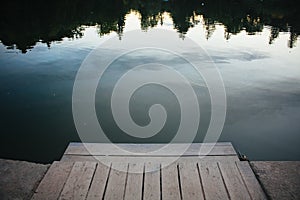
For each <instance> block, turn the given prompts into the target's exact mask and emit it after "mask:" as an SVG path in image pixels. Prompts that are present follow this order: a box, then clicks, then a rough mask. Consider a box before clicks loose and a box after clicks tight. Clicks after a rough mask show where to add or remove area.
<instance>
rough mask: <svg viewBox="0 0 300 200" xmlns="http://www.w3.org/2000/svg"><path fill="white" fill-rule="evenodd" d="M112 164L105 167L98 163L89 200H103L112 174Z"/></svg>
mask: <svg viewBox="0 0 300 200" xmlns="http://www.w3.org/2000/svg"><path fill="white" fill-rule="evenodd" d="M110 169H111V168H110V164H109V165H108V166H107V165H104V164H102V163H98V165H97V168H96V171H95V175H94V178H93V181H92V184H91V187H90V190H89V193H88V196H87V199H88V200H96V199H97V200H98V199H102V198H103V196H104V191H105V187H106V183H107V180H108V176H109V173H110Z"/></svg>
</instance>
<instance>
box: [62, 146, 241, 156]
mask: <svg viewBox="0 0 300 200" xmlns="http://www.w3.org/2000/svg"><path fill="white" fill-rule="evenodd" d="M187 145H190V146H189V148H188V149H185V148H186V146H187ZM165 146H166V144H118V147H117V146H116V144H107V143H71V144H70V145H69V146H68V148H67V149H66V151H65V155H94V156H135V157H136V156H178V155H181V154H182V152H184V153H183V155H182V156H203V155H209V156H222V155H237V154H236V152H235V150H234V148H233V146H232V145H231V143H215V144H214V143H193V144H183V143H179V144H168V145H167V146H168V148H164V147H165ZM86 148H87V149H88V150H87V149H86ZM158 149H160V151H157V150H158Z"/></svg>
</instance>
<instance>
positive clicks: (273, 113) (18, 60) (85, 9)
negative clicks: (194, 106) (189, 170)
mask: <svg viewBox="0 0 300 200" xmlns="http://www.w3.org/2000/svg"><path fill="white" fill-rule="evenodd" d="M297 11H298V10H297V2H296V1H292V0H289V1H279V0H270V1H246V0H232V1H229V0H210V1H198V0H197V1H196V0H188V1H184V0H181V1H179V0H169V1H158V0H157V1H139V0H135V1H108V0H107V1H106V0H101V1H100V0H99V1H96V0H87V1H81V0H75V1H74V0H73V1H68V0H60V1H49V2H48V1H45V2H43V3H41V2H40V1H33V0H27V1H26V0H24V1H17V0H13V1H9V2H7V3H5V4H3V5H2V6H1V7H0V27H1V29H0V41H1V44H0V52H1V53H0V103H1V104H0V113H1V114H0V127H1V129H0V138H1V140H0V157H2V158H11V159H22V160H29V161H36V162H44V163H47V162H51V161H53V160H57V159H59V158H60V156H61V155H62V153H63V151H64V149H65V148H66V146H67V144H68V143H69V142H70V141H80V138H79V136H78V134H77V131H76V128H75V125H74V122H73V116H72V90H73V84H74V80H75V76H76V73H77V71H78V69H79V67H80V65H81V63H82V61H83V60H84V59H85V57H86V56H87V55H88V54H89V53H90V52H91V51H92V50H93V49H95V48H96V47H97V46H98V45H99V44H100V43H101V42H102V41H103V40H104V39H106V38H107V37H110V36H114V35H117V36H118V37H119V38H120V42H122V40H123V39H124V38H125V37H126V32H128V31H130V30H134V29H139V30H140V31H142V32H143V34H148V33H149V32H151V30H152V29H164V30H171V31H174V32H177V34H178V37H179V38H182V40H183V41H185V39H184V38H187V37H189V38H191V39H193V40H194V41H195V42H197V43H198V44H199V45H201V47H202V48H204V49H205V50H206V51H207V53H208V54H209V55H210V57H211V58H212V60H213V61H214V63H215V65H216V67H217V68H218V69H219V70H220V73H221V75H222V78H223V81H224V85H225V89H226V95H227V116H226V121H225V126H224V129H223V132H222V135H221V137H220V139H219V141H231V142H233V144H234V145H235V147H236V148H237V149H238V150H240V151H241V152H243V153H244V154H246V155H247V156H248V157H249V158H250V159H251V160H300V151H299V146H300V123H299V122H300V61H299V55H300V48H299V45H300V44H299V41H297V39H298V35H299V33H300V27H299V14H298V13H297ZM189 53H193V50H192V49H191V51H190V52H189ZM143 56H146V57H147V56H148V58H151V59H152V58H160V57H159V56H157V55H152V57H151V56H150V57H149V53H145V55H143ZM123 62H124V63H126V64H127V65H130V64H132V63H131V62H132V61H131V60H130V59H127V60H126V59H125V60H123ZM177 64H178V62H176V61H170V63H169V65H174V66H175V65H177ZM123 70H124V68H122V66H121V65H120V66H118V65H116V66H115V71H114V72H115V73H110V72H108V73H107V75H106V77H104V79H103V80H102V81H104V82H103V84H104V86H105V84H107V88H109V87H110V85H111V83H113V81H114V79H115V78H116V77H117V76H118V73H122V72H123ZM181 71H182V73H186V74H187V75H189V76H191V77H192V76H193V72H191V71H189V69H188V68H184V67H182V68H181ZM116 74H117V75H116ZM105 80H106V81H105ZM98 89H99V90H98V91H97V95H96V110H97V111H98V112H99V116H100V117H99V118H100V119H102V121H101V120H100V122H101V123H102V124H103V125H104V128H105V129H107V130H110V134H109V137H110V139H111V140H112V141H114V142H168V141H169V140H170V139H171V138H172V135H171V133H172V132H174V131H176V130H175V129H176V128H177V127H176V124H178V121H179V119H180V115H179V114H180V113H179V110H178V102H177V101H176V98H175V97H174V96H173V95H172V93H169V92H168V91H167V90H164V89H162V88H160V87H157V86H153V87H144V88H141V90H139V91H137V92H136V94H135V95H134V96H133V101H132V102H131V104H130V105H129V106H130V110H131V112H132V113H131V114H132V118H133V120H135V121H136V122H137V123H138V124H140V125H146V124H147V123H149V121H148V118H147V117H145V116H146V114H145V113H147V110H148V109H149V107H150V106H151V105H152V104H154V103H155V104H156V103H160V104H162V105H164V106H165V107H166V110H167V111H168V114H169V116H172V117H171V118H169V119H168V120H169V121H167V123H166V126H165V127H164V129H163V131H162V132H161V133H160V134H158V135H157V136H156V137H153V138H151V139H148V140H139V139H135V138H132V137H128V136H126V135H124V134H122V133H121V132H120V130H119V128H118V127H117V126H116V124H115V123H114V122H113V120H112V119H111V114H110V113H109V111H108V110H106V109H107V107H106V106H105V105H106V104H107V102H106V99H105V97H106V96H105V94H104V93H103V92H102V93H101V87H100V88H98ZM196 92H197V95H198V98H199V99H202V101H200V108H201V115H202V116H204V117H203V118H201V122H200V129H199V134H198V136H197V137H196V139H195V141H196V142H201V140H202V135H203V133H204V132H205V131H206V129H207V126H208V124H209V117H210V111H209V110H210V107H209V105H208V104H207V101H209V100H207V97H208V96H209V95H208V92H207V90H206V89H205V88H198V89H196ZM170 99H171V100H170ZM101 113H102V114H101ZM101 116H102V117H101ZM103 116H104V117H103Z"/></svg>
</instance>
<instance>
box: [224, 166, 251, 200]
mask: <svg viewBox="0 0 300 200" xmlns="http://www.w3.org/2000/svg"><path fill="white" fill-rule="evenodd" d="M218 166H219V168H220V171H221V174H222V176H223V179H224V182H225V185H226V188H227V190H228V193H229V197H230V199H233V200H235V199H237V200H238V199H243V200H247V199H249V200H250V199H251V198H250V195H249V192H248V190H247V188H246V186H245V184H244V182H243V180H242V177H241V175H240V172H239V171H238V168H237V166H236V165H235V163H229V162H218Z"/></svg>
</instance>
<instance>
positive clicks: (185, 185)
mask: <svg viewBox="0 0 300 200" xmlns="http://www.w3.org/2000/svg"><path fill="white" fill-rule="evenodd" d="M179 176H180V182H181V190H182V199H184V200H185V199H191V200H192V199H198V200H201V199H204V196H203V192H202V186H201V181H200V177H199V173H198V169H197V163H194V162H188V163H179Z"/></svg>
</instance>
